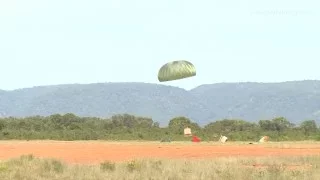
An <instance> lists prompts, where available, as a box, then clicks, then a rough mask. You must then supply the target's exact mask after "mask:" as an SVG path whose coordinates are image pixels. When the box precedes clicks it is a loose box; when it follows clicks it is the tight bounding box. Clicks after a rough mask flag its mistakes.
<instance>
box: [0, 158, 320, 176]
mask: <svg viewBox="0 0 320 180" xmlns="http://www.w3.org/2000/svg"><path fill="white" fill-rule="evenodd" d="M0 179H1V180H9V179H10V180H11V179H26V180H28V179H30V180H31V179H32V180H34V179H37V180H64V179H65V180H67V179H68V180H105V179H110V180H113V179H114V180H119V179H129V180H130V179H132V180H133V179H139V180H140V179H142V180H143V179H148V180H149V179H153V180H157V179H159V180H160V179H161V180H163V179H167V180H180V179H195V180H201V179H206V180H207V179H221V180H235V179H239V180H256V179H262V180H287V179H290V180H304V179H305V180H318V179H320V156H303V157H300V156H299V157H277V158H276V157H263V158H261V157H259V158H244V157H241V158H236V157H231V158H216V159H207V160H168V159H166V160H164V159H140V160H131V161H128V162H122V163H114V162H110V161H104V162H101V164H98V165H67V164H65V163H63V162H60V161H58V160H55V159H40V158H35V157H34V156H33V155H24V156H21V157H19V158H15V159H11V160H8V161H2V162H0Z"/></svg>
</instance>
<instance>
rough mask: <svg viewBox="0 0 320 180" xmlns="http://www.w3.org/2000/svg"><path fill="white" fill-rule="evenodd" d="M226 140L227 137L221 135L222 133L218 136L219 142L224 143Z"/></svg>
mask: <svg viewBox="0 0 320 180" xmlns="http://www.w3.org/2000/svg"><path fill="white" fill-rule="evenodd" d="M227 140H228V138H227V137H226V136H222V135H221V136H220V139H219V141H220V142H222V143H225V142H227Z"/></svg>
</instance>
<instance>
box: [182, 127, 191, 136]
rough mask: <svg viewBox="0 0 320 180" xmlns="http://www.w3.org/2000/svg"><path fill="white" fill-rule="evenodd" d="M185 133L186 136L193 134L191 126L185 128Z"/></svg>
mask: <svg viewBox="0 0 320 180" xmlns="http://www.w3.org/2000/svg"><path fill="white" fill-rule="evenodd" d="M184 135H185V136H191V135H192V134H191V129H190V128H189V127H186V128H184Z"/></svg>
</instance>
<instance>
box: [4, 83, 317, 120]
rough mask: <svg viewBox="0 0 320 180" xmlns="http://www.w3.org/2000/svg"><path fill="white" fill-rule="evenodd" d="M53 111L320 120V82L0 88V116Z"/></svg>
mask: <svg viewBox="0 0 320 180" xmlns="http://www.w3.org/2000/svg"><path fill="white" fill-rule="evenodd" d="M56 113H74V114H77V115H79V116H91V117H110V116H112V115H115V114H123V113H128V114H133V115H139V116H145V117H152V118H153V119H154V120H156V121H158V122H159V123H160V125H166V124H167V123H168V120H169V119H171V118H173V117H176V116H185V117H188V118H190V119H192V120H193V121H195V122H197V123H198V124H200V125H204V124H207V123H208V122H211V121H214V120H219V119H224V118H229V119H245V120H248V121H250V122H258V121H259V120H263V119H272V118H274V117H279V116H284V117H286V118H288V119H289V120H290V121H292V122H294V123H298V122H301V121H303V120H306V119H313V120H315V121H316V122H320V81H295V82H283V83H219V84H209V85H201V86H199V87H197V88H194V89H192V90H190V91H187V90H184V89H181V88H177V87H172V86H164V85H159V84H147V83H97V84H72V85H55V86H44V87H33V88H25V89H19V90H14V91H0V117H9V116H15V117H22V116H35V115H42V116H48V115H51V114H56Z"/></svg>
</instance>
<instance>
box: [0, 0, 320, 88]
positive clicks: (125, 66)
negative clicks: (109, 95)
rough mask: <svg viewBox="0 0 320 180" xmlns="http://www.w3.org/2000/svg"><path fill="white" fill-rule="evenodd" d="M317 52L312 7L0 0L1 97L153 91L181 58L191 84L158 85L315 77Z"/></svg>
mask: <svg viewBox="0 0 320 180" xmlns="http://www.w3.org/2000/svg"><path fill="white" fill-rule="evenodd" d="M319 53H320V2H319V1H316V0H313V1H311V0H251V1H248V0H233V1H231V0H197V1H195V0H86V1H82V0H0V63H1V64H0V68H1V70H0V89H4V90H10V89H16V88H23V87H32V86H39V85H51V84H66V83H96V82H128V81H131V82H132V81H133V82H150V83H158V80H157V73H158V69H159V68H160V67H161V66H162V65H163V64H164V63H166V62H169V61H172V60H179V59H185V60H189V61H191V62H192V63H193V64H194V65H195V66H196V68H197V76H196V77H193V78H188V79H184V80H180V81H173V82H170V83H163V84H166V85H174V86H179V87H183V88H186V89H190V88H193V87H195V86H198V85H200V84H211V83H218V82H239V81H258V82H279V81H290V80H304V79H320V70H319V65H320V62H319V61H320V55H319ZM317 61H318V62H317Z"/></svg>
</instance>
